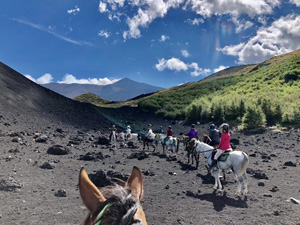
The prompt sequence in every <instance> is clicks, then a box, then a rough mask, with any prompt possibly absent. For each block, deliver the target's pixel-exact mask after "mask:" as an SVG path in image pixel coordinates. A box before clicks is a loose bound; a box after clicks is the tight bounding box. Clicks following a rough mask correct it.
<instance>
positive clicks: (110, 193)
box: [82, 184, 142, 225]
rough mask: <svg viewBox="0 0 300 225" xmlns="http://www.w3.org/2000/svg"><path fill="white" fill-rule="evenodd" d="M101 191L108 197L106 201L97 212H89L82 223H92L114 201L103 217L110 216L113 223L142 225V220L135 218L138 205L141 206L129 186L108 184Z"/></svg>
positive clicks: (86, 224) (115, 224)
mask: <svg viewBox="0 0 300 225" xmlns="http://www.w3.org/2000/svg"><path fill="white" fill-rule="evenodd" d="M101 192H102V193H103V195H104V196H105V198H106V199H107V200H106V201H105V202H103V203H102V204H100V205H99V207H98V208H97V209H96V210H95V212H93V213H91V214H89V215H88V216H87V217H86V219H85V220H84V222H83V223H82V225H90V224H91V221H94V220H95V219H96V218H97V216H98V214H99V213H100V212H101V211H102V210H103V209H104V207H105V206H106V205H107V204H109V203H113V205H112V206H111V207H110V208H109V210H106V211H105V213H104V214H103V218H109V221H111V222H110V223H109V224H111V225H131V224H132V225H133V224H134V225H142V222H141V221H140V220H134V219H133V216H134V215H135V213H136V211H137V210H138V207H141V206H140V204H139V202H138V201H137V200H136V199H135V198H134V197H133V196H132V195H131V190H130V189H129V188H124V187H122V186H120V185H118V184H114V185H110V186H106V187H104V188H103V189H101Z"/></svg>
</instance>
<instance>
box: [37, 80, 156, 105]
mask: <svg viewBox="0 0 300 225" xmlns="http://www.w3.org/2000/svg"><path fill="white" fill-rule="evenodd" d="M43 86H44V87H46V88H49V89H50V90H52V91H55V92H57V93H59V94H61V95H64V96H66V97H68V98H75V97H77V96H80V95H82V94H85V93H93V94H95V95H97V96H99V97H101V98H103V99H107V100H110V101H124V100H127V99H131V98H134V97H136V96H138V95H142V94H148V93H152V92H156V91H158V90H161V89H162V88H161V87H156V86H152V85H148V84H144V83H140V82H136V81H133V80H131V79H128V78H124V79H121V80H119V81H118V82H116V83H113V84H109V85H92V84H62V83H49V84H44V85H43Z"/></svg>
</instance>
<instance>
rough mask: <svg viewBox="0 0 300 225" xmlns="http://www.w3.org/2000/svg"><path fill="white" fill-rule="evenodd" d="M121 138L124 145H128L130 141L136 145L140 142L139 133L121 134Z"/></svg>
mask: <svg viewBox="0 0 300 225" xmlns="http://www.w3.org/2000/svg"><path fill="white" fill-rule="evenodd" d="M120 137H121V140H122V141H123V142H124V143H126V142H127V143H128V142H129V141H132V142H133V143H135V144H136V143H137V142H138V140H139V135H138V134H137V133H129V134H127V133H124V132H121V133H120Z"/></svg>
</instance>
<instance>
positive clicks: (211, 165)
mask: <svg viewBox="0 0 300 225" xmlns="http://www.w3.org/2000/svg"><path fill="white" fill-rule="evenodd" d="M216 164H217V160H215V159H214V160H213V161H212V162H211V164H210V169H212V168H213V167H214V166H215V165H216Z"/></svg>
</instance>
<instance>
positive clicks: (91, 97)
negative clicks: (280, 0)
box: [73, 93, 110, 106]
mask: <svg viewBox="0 0 300 225" xmlns="http://www.w3.org/2000/svg"><path fill="white" fill-rule="evenodd" d="M73 99H74V100H76V101H79V102H88V103H91V104H94V105H97V106H102V105H105V104H107V103H110V101H108V100H105V99H103V98H100V97H99V96H97V95H95V94H93V93H86V94H82V95H79V96H77V97H75V98H73Z"/></svg>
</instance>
